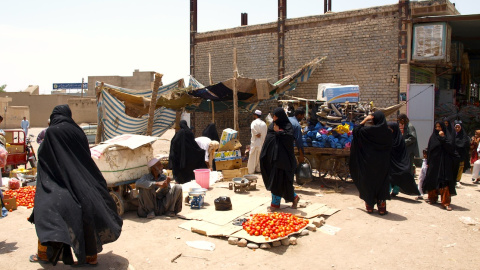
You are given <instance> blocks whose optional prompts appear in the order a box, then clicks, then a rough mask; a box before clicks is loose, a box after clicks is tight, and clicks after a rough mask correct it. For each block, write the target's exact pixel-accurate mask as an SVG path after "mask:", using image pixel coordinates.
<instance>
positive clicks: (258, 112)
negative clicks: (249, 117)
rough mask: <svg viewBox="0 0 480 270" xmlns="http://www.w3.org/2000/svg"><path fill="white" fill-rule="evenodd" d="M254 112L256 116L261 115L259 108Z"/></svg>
mask: <svg viewBox="0 0 480 270" xmlns="http://www.w3.org/2000/svg"><path fill="white" fill-rule="evenodd" d="M254 114H256V115H258V116H262V111H260V110H255V112H254Z"/></svg>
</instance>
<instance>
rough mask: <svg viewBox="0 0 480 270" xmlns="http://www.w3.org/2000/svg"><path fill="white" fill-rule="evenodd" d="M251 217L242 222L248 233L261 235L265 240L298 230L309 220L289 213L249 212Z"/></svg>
mask: <svg viewBox="0 0 480 270" xmlns="http://www.w3.org/2000/svg"><path fill="white" fill-rule="evenodd" d="M250 216H251V218H250V219H249V220H247V221H245V222H244V223H243V224H242V227H243V229H244V230H245V231H246V232H247V233H248V234H249V235H255V236H263V237H264V238H265V240H268V239H277V238H279V237H285V236H288V235H290V234H292V233H295V232H298V231H299V230H300V229H302V228H303V227H305V226H306V225H307V224H308V223H309V222H308V220H305V219H303V218H298V217H296V216H294V215H292V214H289V213H278V212H275V213H268V214H250Z"/></svg>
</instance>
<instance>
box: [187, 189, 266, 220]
mask: <svg viewBox="0 0 480 270" xmlns="http://www.w3.org/2000/svg"><path fill="white" fill-rule="evenodd" d="M230 200H231V201H232V210H230V211H216V210H215V205H214V204H213V201H212V202H211V203H210V205H209V206H207V207H204V208H202V209H199V210H196V211H192V212H191V213H188V214H186V215H184V216H185V218H186V219H194V220H203V221H206V222H208V223H212V224H216V225H220V226H221V225H226V224H229V223H231V221H233V220H234V219H236V218H238V217H241V216H243V215H245V214H246V213H249V212H251V211H252V209H255V208H258V207H260V206H261V205H265V206H264V207H263V208H264V209H265V210H264V212H265V211H266V208H267V206H266V204H268V203H270V200H271V198H269V197H254V196H249V195H246V194H234V195H233V196H230Z"/></svg>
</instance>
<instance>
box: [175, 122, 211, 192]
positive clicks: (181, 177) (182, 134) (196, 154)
mask: <svg viewBox="0 0 480 270" xmlns="http://www.w3.org/2000/svg"><path fill="white" fill-rule="evenodd" d="M168 164H169V166H170V168H171V169H172V173H173V177H174V178H175V181H176V182H177V183H179V184H184V183H186V182H190V181H192V180H194V179H195V174H194V172H193V170H196V169H201V168H207V164H206V163H205V150H203V149H202V148H200V147H199V146H198V144H197V142H196V141H195V136H194V135H193V132H192V131H191V130H190V128H189V127H188V125H187V121H185V120H182V121H180V130H178V131H177V133H175V136H173V138H172V141H171V143H170V156H169V159H168Z"/></svg>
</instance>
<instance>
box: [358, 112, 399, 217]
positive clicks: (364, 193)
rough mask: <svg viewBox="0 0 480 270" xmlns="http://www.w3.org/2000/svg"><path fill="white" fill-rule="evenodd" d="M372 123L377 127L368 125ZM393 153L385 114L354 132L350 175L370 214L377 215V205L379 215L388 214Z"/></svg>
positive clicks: (375, 117)
mask: <svg viewBox="0 0 480 270" xmlns="http://www.w3.org/2000/svg"><path fill="white" fill-rule="evenodd" d="M370 120H372V121H373V124H369V125H366V124H367V122H369V121H370ZM391 149H392V132H391V131H390V130H389V129H388V127H387V122H386V120H385V115H384V114H383V112H381V111H377V112H375V113H373V114H371V115H369V116H367V117H366V118H365V119H364V120H363V121H362V122H361V123H360V125H358V126H356V127H355V128H354V129H353V141H352V147H351V149H350V163H349V166H350V174H351V176H352V179H353V182H354V183H355V186H356V187H357V189H358V191H359V193H360V198H361V199H362V200H364V201H365V207H366V209H367V212H368V213H373V207H374V206H375V204H377V206H378V213H379V214H380V215H385V214H387V202H386V200H389V199H390V194H389V181H388V171H389V168H390V151H391Z"/></svg>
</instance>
